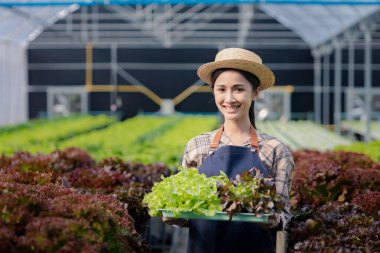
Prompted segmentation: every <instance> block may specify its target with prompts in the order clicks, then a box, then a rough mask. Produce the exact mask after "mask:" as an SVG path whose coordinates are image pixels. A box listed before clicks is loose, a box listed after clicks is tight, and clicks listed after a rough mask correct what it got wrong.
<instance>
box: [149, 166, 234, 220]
mask: <svg viewBox="0 0 380 253" xmlns="http://www.w3.org/2000/svg"><path fill="white" fill-rule="evenodd" d="M219 177H222V176H219ZM227 180H228V178H227ZM218 181H219V179H218V178H217V177H214V178H208V177H206V175H204V174H200V173H198V170H197V169H196V168H189V169H181V170H180V172H179V173H177V174H176V175H173V176H171V177H167V178H164V177H162V181H161V182H159V183H156V184H155V185H154V186H153V188H152V192H151V193H149V194H147V195H145V197H144V200H143V203H144V204H146V205H147V206H148V208H149V214H150V215H151V216H156V215H159V214H160V210H161V209H165V210H168V211H171V212H173V215H174V217H179V216H180V213H182V212H193V213H196V214H200V215H206V216H213V215H215V212H219V211H222V206H221V202H220V199H219V198H218V192H217V183H218Z"/></svg>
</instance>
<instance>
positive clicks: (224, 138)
mask: <svg viewBox="0 0 380 253" xmlns="http://www.w3.org/2000/svg"><path fill="white" fill-rule="evenodd" d="M256 134H257V141H258V143H259V147H261V146H262V143H263V141H264V139H263V137H262V136H261V133H260V132H259V131H258V130H256ZM219 142H220V143H222V144H224V145H231V144H232V143H231V140H230V138H228V136H227V135H226V134H225V132H224V131H223V133H222V136H221V137H220V141H219ZM242 146H244V147H250V146H251V139H247V140H246V141H244V142H243V145H242Z"/></svg>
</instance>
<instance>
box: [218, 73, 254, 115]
mask: <svg viewBox="0 0 380 253" xmlns="http://www.w3.org/2000/svg"><path fill="white" fill-rule="evenodd" d="M256 94H257V93H256V92H254V91H253V89H252V85H251V84H250V83H249V82H248V80H247V79H245V77H244V76H243V75H242V74H240V73H239V72H238V71H234V70H227V71H224V72H223V73H221V74H220V75H219V76H218V78H217V79H216V80H215V84H214V95H215V103H216V105H217V106H218V108H219V110H220V112H221V113H222V114H223V116H224V119H225V120H241V119H246V117H247V118H248V119H249V114H248V113H249V107H250V106H251V103H252V100H254V99H255V97H256Z"/></svg>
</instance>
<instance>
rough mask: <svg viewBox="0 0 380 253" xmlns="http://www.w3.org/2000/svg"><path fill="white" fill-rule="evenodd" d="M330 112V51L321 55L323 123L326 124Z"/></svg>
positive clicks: (328, 121)
mask: <svg viewBox="0 0 380 253" xmlns="http://www.w3.org/2000/svg"><path fill="white" fill-rule="evenodd" d="M329 112H330V52H325V54H324V56H323V124H324V125H328V124H329V123H330V120H329Z"/></svg>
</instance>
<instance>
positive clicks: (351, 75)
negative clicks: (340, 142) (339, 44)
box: [346, 36, 355, 139]
mask: <svg viewBox="0 0 380 253" xmlns="http://www.w3.org/2000/svg"><path fill="white" fill-rule="evenodd" d="M354 87H355V38H354V36H349V37H348V92H347V93H346V104H347V106H346V107H347V108H346V115H347V120H348V122H351V121H352V120H353V118H352V109H353V98H354V97H353V96H354V94H353V91H354ZM348 131H349V132H348V135H349V137H350V138H351V139H353V138H354V133H353V132H352V129H351V128H349V129H348Z"/></svg>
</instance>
